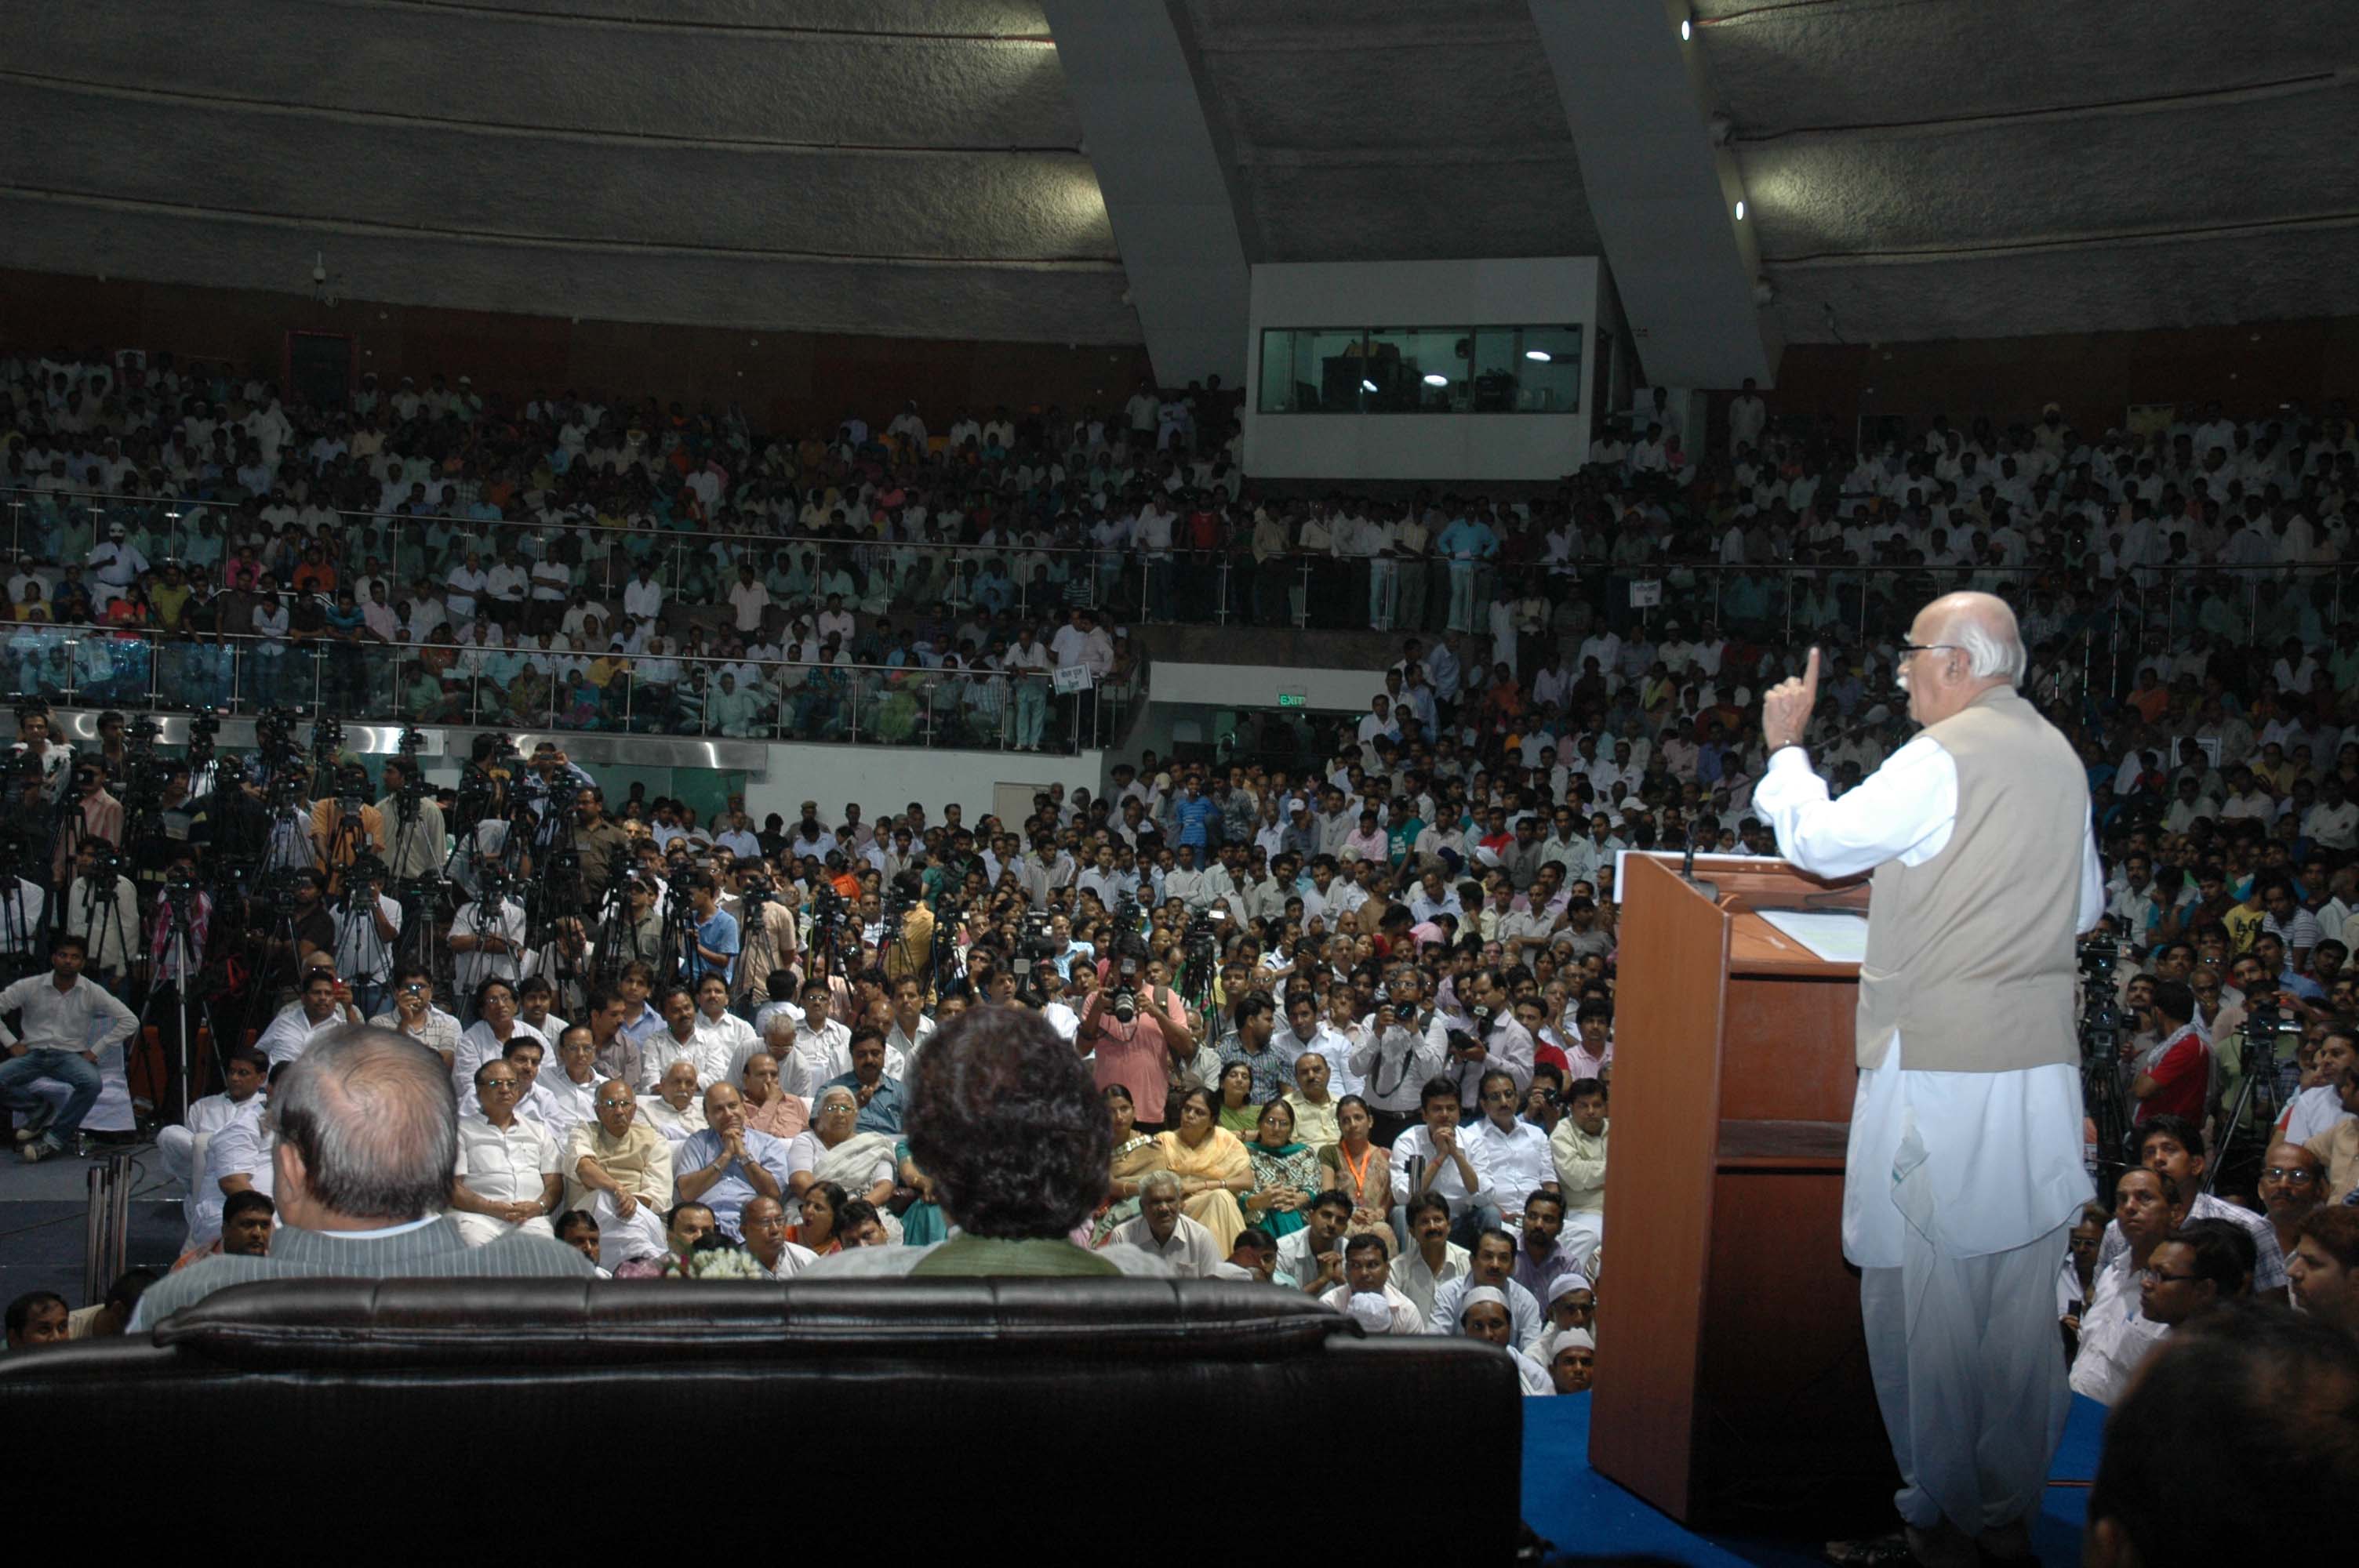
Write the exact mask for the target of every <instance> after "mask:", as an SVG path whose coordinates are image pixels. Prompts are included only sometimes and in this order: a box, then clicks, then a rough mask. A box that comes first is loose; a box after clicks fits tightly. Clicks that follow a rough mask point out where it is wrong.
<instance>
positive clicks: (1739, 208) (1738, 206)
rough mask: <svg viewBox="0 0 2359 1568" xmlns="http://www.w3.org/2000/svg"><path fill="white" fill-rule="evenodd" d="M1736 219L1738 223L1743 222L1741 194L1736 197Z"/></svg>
mask: <svg viewBox="0 0 2359 1568" xmlns="http://www.w3.org/2000/svg"><path fill="white" fill-rule="evenodd" d="M1736 221H1737V222H1740V223H1742V222H1745V198H1744V197H1742V196H1740V197H1738V198H1737V199H1736Z"/></svg>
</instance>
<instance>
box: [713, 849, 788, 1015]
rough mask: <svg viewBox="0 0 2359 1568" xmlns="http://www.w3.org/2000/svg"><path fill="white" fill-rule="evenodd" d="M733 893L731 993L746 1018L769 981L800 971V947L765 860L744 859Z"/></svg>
mask: <svg viewBox="0 0 2359 1568" xmlns="http://www.w3.org/2000/svg"><path fill="white" fill-rule="evenodd" d="M729 880H730V881H731V884H732V892H731V893H730V895H729V896H728V897H727V898H724V899H723V900H722V901H721V906H722V907H723V909H726V910H727V911H728V912H729V913H730V914H732V915H734V917H735V918H736V921H737V935H738V942H739V948H738V954H737V973H736V978H735V979H734V980H733V981H732V982H731V983H730V987H729V991H730V995H731V997H732V998H733V999H734V1001H735V1003H736V1005H737V1008H738V1010H739V1011H741V1012H743V1013H744V1014H745V1016H746V1017H748V1018H750V1017H752V1016H753V1013H754V1010H755V1008H756V1007H757V1006H758V1005H759V1004H760V1002H761V1000H763V999H764V998H765V997H766V995H767V992H768V989H769V979H770V977H771V976H772V975H773V974H775V973H777V971H778V970H780V969H791V968H795V963H796V958H797V957H798V946H797V942H796V935H795V912H794V910H793V909H792V908H791V907H790V906H789V905H788V903H787V901H786V900H785V899H783V898H781V897H780V896H779V895H778V893H777V892H776V891H775V888H776V883H775V882H774V881H773V880H772V878H771V876H770V869H769V867H768V866H766V865H765V864H764V863H763V862H762V861H761V860H758V859H755V860H740V861H738V862H737V864H736V865H734V866H733V867H731V868H730V872H729Z"/></svg>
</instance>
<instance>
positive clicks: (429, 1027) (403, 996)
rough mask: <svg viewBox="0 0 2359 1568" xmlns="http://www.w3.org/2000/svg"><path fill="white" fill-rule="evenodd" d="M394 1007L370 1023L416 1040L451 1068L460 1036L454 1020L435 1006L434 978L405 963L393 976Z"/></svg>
mask: <svg viewBox="0 0 2359 1568" xmlns="http://www.w3.org/2000/svg"><path fill="white" fill-rule="evenodd" d="M392 994H393V1008H392V1011H388V1012H380V1013H378V1014H377V1015H376V1016H375V1017H374V1018H371V1019H370V1020H369V1022H371V1023H373V1024H375V1026H376V1027H377V1028H379V1029H389V1030H391V1031H393V1032H394V1033H397V1034H401V1035H406V1036H408V1038H409V1039H412V1040H415V1041H417V1042H418V1043H419V1044H420V1045H423V1046H425V1047H426V1048H427V1049H428V1050H429V1051H431V1052H433V1053H434V1054H436V1055H438V1056H440V1057H441V1058H442V1065H444V1066H446V1067H448V1066H449V1065H451V1063H452V1061H454V1060H455V1059H456V1058H457V1056H458V1053H459V1036H460V1034H461V1033H462V1031H461V1029H460V1025H459V1021H458V1019H457V1018H455V1017H453V1016H452V1015H451V1014H450V1013H447V1012H445V1011H442V1010H441V1009H440V1008H439V1007H437V1006H435V1005H434V977H433V975H432V974H431V973H429V971H428V970H427V968H426V966H425V965H423V964H404V965H402V966H401V967H400V968H399V970H398V971H397V972H396V974H395V975H394V983H393V993H392Z"/></svg>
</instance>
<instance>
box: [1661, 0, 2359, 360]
mask: <svg viewBox="0 0 2359 1568" xmlns="http://www.w3.org/2000/svg"><path fill="white" fill-rule="evenodd" d="M1695 13H1696V16H1697V20H1698V23H1699V26H1698V27H1697V29H1696V46H1695V47H1696V48H1698V49H1700V50H1701V55H1702V62H1703V64H1704V66H1705V68H1706V69H1707V70H1708V72H1709V78H1710V81H1711V86H1712V94H1713V96H1714V99H1715V100H1716V106H1717V107H1718V108H1719V109H1720V110H1722V111H1723V112H1724V113H1725V114H1728V115H1729V116H1730V118H1731V119H1732V121H1733V122H1734V140H1733V144H1732V145H1733V147H1734V153H1735V157H1736V162H1737V167H1738V169H1739V172H1740V175H1741V178H1742V179H1743V182H1744V186H1745V193H1746V197H1747V201H1748V211H1749V212H1750V214H1751V221H1752V222H1754V224H1755V225H1756V236H1755V237H1756V242H1757V244H1758V247H1759V250H1760V258H1761V266H1762V270H1763V273H1764V275H1765V276H1767V278H1768V279H1769V280H1770V281H1771V283H1772V284H1773V285H1774V286H1775V287H1776V289H1777V304H1776V306H1775V307H1774V310H1775V315H1776V317H1777V323H1778V325H1779V327H1780V328H1781V329H1782V330H1783V332H1784V334H1785V336H1786V337H1787V338H1788V340H1790V341H1828V340H1830V339H1832V338H1835V337H1838V336H1839V337H1841V338H1842V339H1843V340H1844V341H1870V340H1879V339H1885V340H1909V339H1928V338H1949V337H2003V336H2013V335H2017V334H2031V333H2044V332H2069V331H2090V330H2136V329H2143V328H2153V327H2173V326H2189V325H2205V324H2216V323H2223V322H2235V321H2243V320H2256V319H2268V318H2272V317H2288V316H2316V315H2327V314H2348V313H2352V312H2354V311H2359V267H2354V265H2353V263H2354V260H2359V243H2354V239H2355V238H2359V160H2354V159H2353V158H2352V157H2350V156H2349V154H2348V150H2347V149H2348V148H2350V147H2351V146H2353V145H2354V133H2359V78H2354V67H2359V6H2354V5H2351V4H2350V3H2349V0H2272V3H2270V4H2267V5H2221V4H2219V3H2218V0H2102V3H2084V4H2058V3H2057V0H1973V3H1972V4H1965V3H1930V0H1915V3H1908V0H1823V3H1821V4H1802V5H1795V4H1784V5H1768V4H1762V3H1760V0H1698V4H1697V5H1696V6H1695Z"/></svg>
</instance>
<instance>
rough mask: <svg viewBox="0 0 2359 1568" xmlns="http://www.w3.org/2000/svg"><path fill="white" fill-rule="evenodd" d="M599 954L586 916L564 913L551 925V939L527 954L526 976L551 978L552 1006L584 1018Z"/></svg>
mask: <svg viewBox="0 0 2359 1568" xmlns="http://www.w3.org/2000/svg"><path fill="white" fill-rule="evenodd" d="M597 956H598V955H597V946H596V945H595V944H594V943H592V941H591V940H590V933H589V930H588V928H587V927H586V926H584V925H582V917H581V916H580V915H577V914H567V915H560V917H559V918H558V919H556V920H555V921H553V922H551V923H550V925H549V940H548V941H546V942H544V943H542V944H541V945H540V946H538V947H535V948H534V949H532V951H530V952H529V953H527V954H526V955H525V957H524V964H523V969H522V973H523V977H524V978H525V979H527V980H536V979H537V980H546V981H548V982H549V1006H550V1007H551V1008H553V1009H555V1010H556V1011H558V1012H559V1013H560V1015H561V1016H563V1017H566V1018H580V1017H582V1015H583V1014H584V1012H585V1011H587V1010H588V1008H589V1005H590V991H591V988H592V985H593V984H594V983H595V981H596V978H597V977H596V972H595V960H596V958H597Z"/></svg>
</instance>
